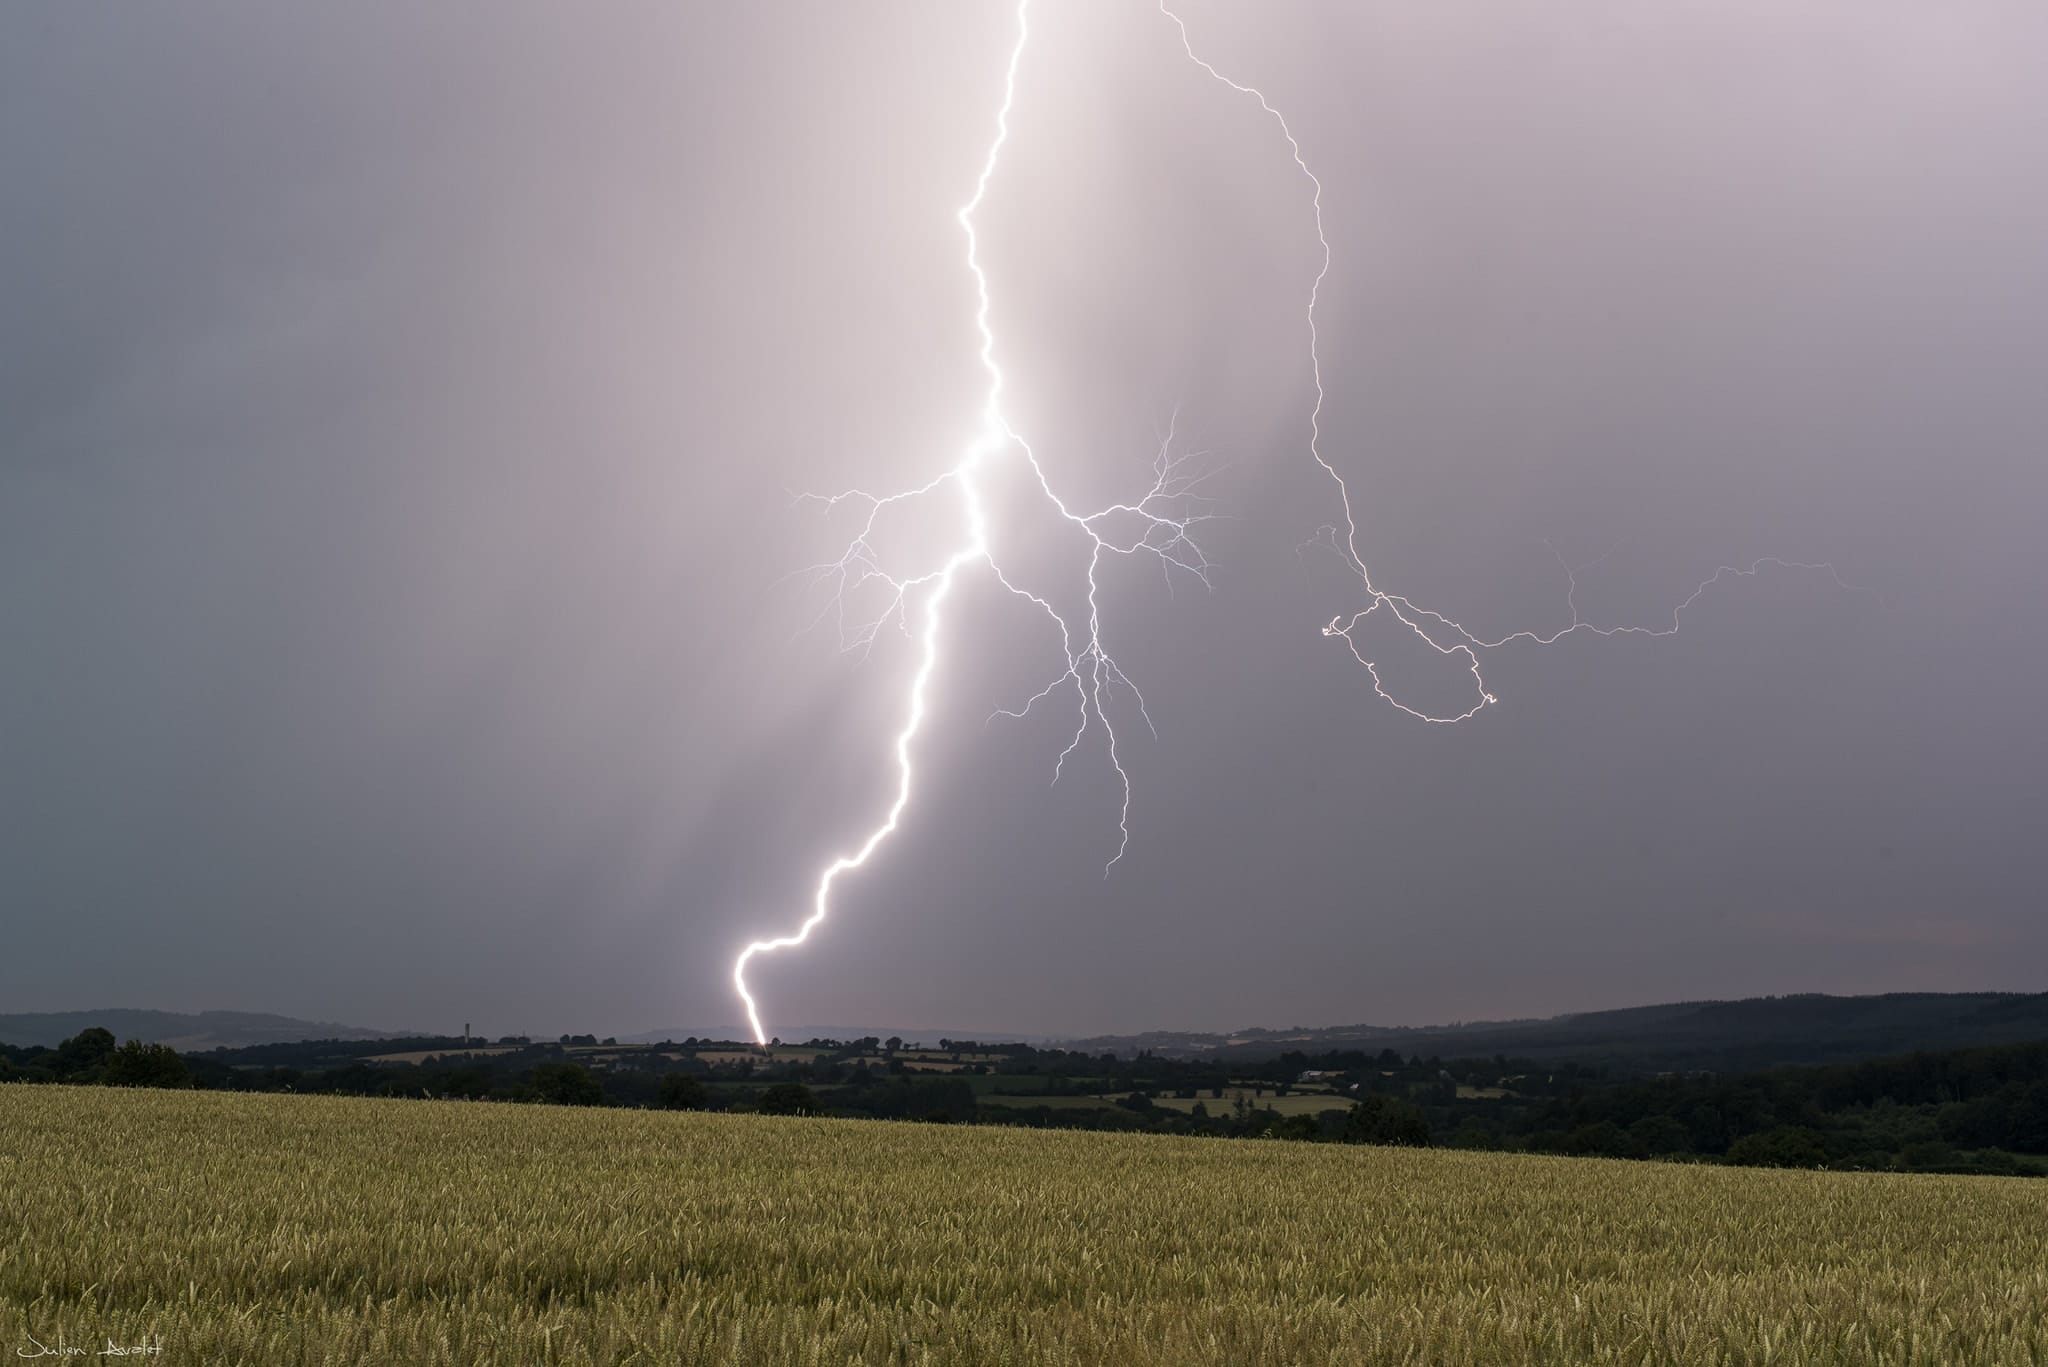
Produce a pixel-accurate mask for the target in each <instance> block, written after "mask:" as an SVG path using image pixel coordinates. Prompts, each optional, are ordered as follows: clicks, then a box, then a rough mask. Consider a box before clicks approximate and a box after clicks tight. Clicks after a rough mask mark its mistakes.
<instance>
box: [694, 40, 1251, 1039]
mask: <svg viewBox="0 0 2048 1367" xmlns="http://www.w3.org/2000/svg"><path fill="white" fill-rule="evenodd" d="M1029 8H1030V0H1018V5H1017V11H1016V14H1017V38H1016V42H1015V44H1014V45H1013V46H1012V47H1011V49H1010V59H1009V65H1008V67H1007V68H1006V69H1005V71H1004V74H1003V99H1002V104H1001V106H1000V107H999V108H998V109H997V111H996V132H995V138H994V140H993V141H992V142H990V144H989V148H988V153H987V156H986V157H985V158H984V159H983V161H982V165H981V174H980V175H979V176H978V177H977V178H976V180H975V183H974V194H973V196H972V197H971V198H969V199H968V201H967V202H966V203H965V204H963V205H961V206H960V209H959V211H958V213H957V217H958V219H959V222H960V227H961V230H962V231H963V232H964V233H965V235H966V238H967V270H968V273H969V274H970V275H972V276H973V278H974V289H975V298H976V307H975V314H974V325H975V330H976V332H977V334H978V335H979V336H980V339H981V346H980V358H981V367H982V370H983V371H984V372H985V373H986V374H987V376H988V389H987V393H986V397H985V398H984V400H983V403H982V410H981V422H980V427H979V430H978V431H977V432H976V434H975V436H974V438H973V440H972V441H970V442H969V443H968V446H967V448H966V450H965V451H963V452H962V454H961V456H960V459H959V460H958V462H957V463H955V464H954V465H953V466H952V467H951V468H950V469H948V470H945V471H944V472H942V473H941V474H939V475H937V476H936V477H934V478H933V479H931V480H930V481H928V482H927V483H925V484H923V485H920V486H918V487H916V488H912V489H906V490H903V491H900V492H897V493H892V494H879V495H878V494H873V493H870V492H868V491H866V490H862V489H853V490H848V491H847V492H844V493H840V494H834V495H831V496H829V497H825V498H823V499H821V500H820V501H822V502H823V503H825V504H826V505H827V506H828V507H831V506H836V505H838V504H840V503H852V504H853V505H855V506H856V507H860V506H864V507H865V508H866V511H867V516H866V518H865V520H864V522H863V524H862V527H861V529H860V531H859V533H858V534H857V535H856V536H855V537H854V539H853V541H852V543H851V544H850V545H849V546H848V548H847V550H846V552H845V554H843V555H842V556H841V557H840V558H839V559H838V560H836V561H834V562H832V563H830V564H827V565H819V566H814V567H813V570H812V572H813V574H814V575H816V576H817V577H818V578H820V579H823V580H826V581H829V582H831V583H833V585H834V587H835V592H834V594H833V602H834V604H836V605H837V610H838V612H839V625H840V636H841V642H842V644H846V645H849V646H854V647H858V648H860V649H866V648H867V647H868V646H869V645H871V644H872V643H873V642H874V640H875V637H876V636H877V635H878V634H879V633H880V632H881V631H882V630H883V629H884V628H885V627H886V626H888V625H889V624H890V623H891V622H894V623H896V624H898V625H902V626H904V627H905V628H906V629H907V627H908V622H909V618H910V616H911V614H912V613H913V612H915V613H916V614H917V617H918V620H919V627H918V663H917V671H916V673H915V674H913V675H912V676H911V680H910V693H909V706H908V708H907V710H906V714H905V716H904V721H903V727H902V729H901V730H899V731H898V732H897V733H896V742H895V757H896V795H895V798H894V800H892V801H891V802H890V804H889V810H888V811H887V813H886V814H884V816H883V818H882V821H881V823H880V824H879V825H877V826H876V827H875V828H874V829H873V830H872V831H870V832H869V833H868V835H867V838H866V839H865V840H863V841H862V842H861V843H860V845H859V846H857V847H856V848H855V849H854V850H853V852H852V853H850V854H842V855H840V856H839V857H838V858H836V859H834V860H833V861H832V862H831V863H829V864H827V865H826V866H825V868H824V871H823V872H822V873H821V874H820V875H819V877H818V882H817V886H816V888H815V890H814V892H813V895H812V898H811V914H810V915H809V916H808V917H806V918H805V920H804V922H803V924H802V925H800V926H798V927H797V928H796V930H795V931H794V932H792V933H790V934H788V935H783V936H778V937H776V938H773V939H767V940H756V941H754V942H753V943H752V944H750V945H748V946H747V947H746V948H745V949H744V950H742V951H740V956H739V959H738V960H737V961H736V962H735V963H734V964H733V970H732V977H733V986H734V987H735V988H736V989H738V991H739V995H740V1000H741V1001H743V1002H745V1003H746V1008H747V1024H748V1025H749V1026H750V1027H751V1028H752V1029H753V1032H754V1040H755V1042H756V1043H757V1044H764V1045H765V1044H766V1043H767V1042H768V1033H767V1031H766V1030H765V1029H764V1028H763V1027H762V1025H761V1013H760V1009H759V1007H758V1006H757V1004H756V1003H755V1001H754V996H753V993H751V992H750V991H748V990H747V965H748V964H749V963H750V962H752V960H753V958H754V956H755V955H757V954H766V953H771V952H773V951H775V950H778V949H789V948H792V947H794V946H796V945H800V944H802V943H804V941H805V940H807V939H809V938H810V934H811V932H812V931H813V930H815V929H816V928H817V927H818V926H819V925H820V924H822V923H823V922H824V920H825V917H826V916H827V915H828V914H829V912H830V911H831V904H832V889H833V887H834V886H835V885H836V884H837V882H838V881H839V878H840V875H842V874H845V873H848V872H850V871H851V870H854V869H857V868H860V867H861V866H862V865H863V864H865V863H867V861H868V859H869V857H870V856H872V855H873V854H874V852H875V851H876V850H877V849H879V848H880V847H881V845H882V843H883V842H884V841H886V840H887V839H888V838H889V837H890V836H891V835H893V834H895V832H896V830H897V827H898V826H899V824H900V823H901V821H902V818H903V812H904V809H905V808H907V807H908V806H909V805H910V798H911V791H912V788H913V784H914V781H915V777H916V770H915V767H914V765H913V763H912V759H911V744H912V742H913V741H915V740H916V738H917V735H918V732H919V730H920V729H921V728H922V727H923V725H924V719H925V715H926V711H927V704H928V699H929V697H930V693H931V683H932V677H933V675H934V674H936V673H937V671H938V667H939V647H940V639H941V627H942V625H943V621H944V619H943V616H942V613H941V609H943V608H944V606H945V604H946V600H947V598H948V597H949V596H950V595H951V593H952V591H953V586H954V584H955V582H957V580H958V578H959V576H960V575H961V573H962V572H963V571H966V570H970V569H974V568H980V567H986V568H987V569H988V571H989V572H990V574H991V575H992V576H993V578H994V579H995V581H996V582H997V583H998V584H1000V585H1001V586H1002V587H1003V588H1005V589H1006V590H1008V591H1009V592H1010V593H1012V594H1014V595H1016V596H1017V597H1019V598H1022V599H1024V600H1025V601H1027V602H1029V603H1030V604H1032V605H1033V606H1034V607H1035V608H1037V609H1038V610H1039V611H1041V612H1043V613H1045V614H1046V616H1047V617H1049V618H1050V619H1051V620H1052V622H1053V624H1054V625H1055V626H1057V627H1058V628H1059V633H1060V642H1061V653H1062V655H1063V656H1064V660H1065V667H1064V668H1063V669H1061V670H1059V671H1058V672H1056V673H1055V675H1054V677H1053V679H1052V681H1051V682H1050V683H1048V684H1046V686H1045V687H1044V688H1042V689H1040V690H1039V691H1038V692H1037V693H1035V694H1033V695H1032V696H1031V697H1030V698H1029V699H1027V700H1026V701H1025V702H1024V703H1023V705H1022V706H1020V707H1018V708H1016V709H1009V708H1004V709H1001V713H1002V715H1006V716H1012V717H1022V716H1024V715H1025V714H1027V713H1029V712H1030V711H1031V710H1032V709H1033V708H1034V707H1036V706H1037V705H1038V704H1039V703H1041V702H1044V701H1046V700H1048V699H1050V698H1051V697H1053V695H1055V694H1058V693H1062V692H1064V691H1067V690H1069V689H1071V691H1072V696H1073V700H1074V708H1075V723H1074V734H1073V736H1072V737H1071V738H1070V739H1069V740H1068V742H1067V744H1066V747H1065V748H1064V749H1063V750H1061V751H1060V754H1059V758H1058V760H1057V761H1056V762H1055V763H1054V766H1053V777H1054V780H1055V781H1057V780H1058V778H1059V776H1060V775H1061V774H1062V773H1063V772H1064V771H1065V766H1066V762H1067V760H1068V758H1069V757H1071V756H1072V755H1073V754H1074V752H1075V751H1076V750H1078V749H1080V747H1081V745H1082V744H1083V742H1084V741H1085V740H1086V739H1087V737H1088V733H1089V731H1090V729H1091V727H1092V728H1095V729H1099V730H1100V731H1101V732H1102V737H1103V740H1102V745H1103V749H1104V751H1105V753H1106V754H1107V756H1108V759H1109V764H1110V767H1111V768H1112V769H1114V770H1115V772H1116V777H1117V782H1118V784H1119V787H1120V791H1121V800H1120V803H1119V806H1118V812H1117V844H1116V850H1115V852H1114V853H1113V854H1111V855H1110V857H1109V860H1108V862H1107V863H1106V864H1105V865H1104V866H1103V872H1104V874H1105V876H1106V875H1107V873H1108V871H1109V869H1110V868H1112V867H1114V866H1115V864H1116V862H1117V860H1119V859H1121V858H1123V855H1124V851H1125V850H1126V849H1128V848H1129V846H1130V839H1131V824H1130V816H1131V779H1130V774H1129V772H1128V771H1127V770H1126V769H1125V768H1124V764H1123V758H1122V755H1121V753H1120V751H1119V749H1118V741H1117V731H1116V727H1115V725H1114V724H1113V722H1112V721H1111V717H1110V710H1109V706H1108V704H1109V702H1110V701H1111V699H1112V697H1113V696H1114V693H1115V691H1116V690H1117V689H1118V688H1119V687H1121V688H1122V689H1124V690H1126V691H1128V692H1129V693H1130V695H1131V699H1132V701H1133V702H1134V703H1135V705H1136V707H1137V710H1138V715H1139V716H1140V717H1141V718H1142V719H1143V720H1144V721H1145V724H1146V726H1147V728H1148V729H1149V728H1150V726H1151V718H1150V716H1149V714H1148V713H1147V712H1146V709H1145V699H1144V695H1143V694H1142V693H1140V692H1139V691H1138V687H1137V685H1136V684H1134V683H1132V682H1131V680H1130V678H1129V677H1128V676H1127V675H1125V673H1124V671H1123V669H1122V668H1121V667H1120V666H1118V664H1117V662H1116V659H1115V657H1113V656H1112V655H1111V654H1110V653H1109V651H1108V650H1107V648H1105V646H1104V644H1103V637H1102V604H1101V586H1100V582H1099V578H1098V572H1099V571H1100V569H1101V567H1102V564H1103V559H1104V557H1105V556H1110V555H1115V556H1126V557H1137V556H1147V555H1149V556H1151V557H1153V558H1154V559H1156V560H1157V561H1158V563H1159V565H1160V568H1161V570H1162V572H1163V573H1164V574H1166V575H1167V577H1168V582H1169V583H1171V579H1172V575H1173V572H1174V571H1175V570H1181V571H1184V572H1185V573H1187V574H1190V575H1192V576H1194V578H1195V579H1197V580H1198V581H1200V582H1201V583H1202V584H1203V585H1205V586H1206V585H1207V584H1208V582H1209V562H1208V560H1207V558H1206V557H1205V556H1204V555H1203V554H1202V549H1201V546H1200V545H1199V544H1198V543H1197V542H1196V540H1195V538H1194V534H1193V533H1194V530H1195V528H1196V526H1197V525H1198V524H1200V523H1201V522H1203V521H1205V520H1207V519H1208V518H1209V517H1211V516H1213V514H1212V513H1210V512H1208V511H1206V509H1207V507H1208V504H1207V501H1206V500H1205V499H1203V498H1202V496H1201V494H1200V492H1199V489H1200V486H1201V484H1202V481H1203V479H1204V478H1205V474H1204V471H1203V470H1202V469H1201V467H1200V466H1199V465H1198V464H1196V462H1197V461H1198V459H1199V453H1196V454H1193V455H1175V454H1174V453H1173V441H1174V433H1173V431H1172V430H1171V429H1169V431H1168V433H1167V436H1166V438H1165V440H1164V441H1163V442H1162V443H1161V445H1160V449H1159V453H1158V456H1157V458H1156V459H1155V460H1154V462H1153V467H1152V475H1153V478H1152V484H1151V487H1150V488H1148V489H1147V490H1146V491H1145V492H1144V493H1143V495H1141V496H1140V497H1139V498H1138V499H1136V500H1135V501H1133V502H1125V503H1113V504H1110V505H1109V506H1107V507H1104V508H1100V509H1097V510H1096V511H1094V512H1092V513H1079V512H1076V511H1074V510H1073V509H1072V508H1071V507H1069V506H1068V504H1067V503H1066V502H1065V500H1063V499H1062V498H1060V496H1059V495H1058V494H1057V493H1056V492H1054V490H1053V486H1052V482H1051V480H1050V479H1049V478H1048V477H1047V475H1046V472H1045V469H1044V467H1043V466H1042V465H1040V464H1039V461H1038V457H1037V455H1036V454H1035V453H1034V452H1033V451H1032V449H1031V445H1030V443H1029V442H1027V441H1026V440H1025V439H1024V438H1023V436H1022V435H1020V434H1019V433H1018V431H1017V429H1016V428H1015V427H1014V426H1012V425H1011V423H1010V420H1009V418H1008V417H1007V416H1006V415H1005V414H1004V412H1003V406H1002V405H1003V389H1004V379H1003V370H1002V367H1001V365H999V364H998V363H997V361H996V338H995V331H994V329H993V328H992V327H991V325H990V323H989V309H990V300H989V285H988V275H987V273H986V272H985V271H984V270H983V269H982V264H981V237H980V234H979V232H978V231H977V230H976V227H975V213H976V211H977V210H979V209H980V208H981V204H982V200H983V199H984V198H986V197H987V195H988V186H989V181H990V179H991V178H993V177H994V175H995V172H996V166H997V163H998V162H999V161H1000V160H1001V158H1002V152H1003V147H1004V145H1005V144H1006V143H1007V142H1008V141H1009V137H1010V110H1011V108H1012V106H1013V105H1014V104H1015V102H1016V96H1017V68H1018V65H1019V64H1020V63H1021V62H1022V61H1023V58H1024V48H1025V45H1026V44H1027V43H1028V42H1029V41H1030V36H1031V29H1030V22H1029ZM1015 458H1021V459H1022V460H1023V462H1024V464H1025V466H1026V467H1027V468H1028V469H1029V471H1030V473H1031V475H1032V478H1033V481H1034V482H1035V483H1036V485H1037V487H1038V489H1039V491H1040V492H1041V493H1042V494H1043V495H1044V497H1045V499H1046V500H1047V502H1048V503H1049V504H1050V505H1051V507H1052V508H1053V510H1054V511H1055V512H1057V513H1058V515H1059V516H1060V517H1062V518H1064V519H1065V520H1066V521H1067V522H1069V523H1071V524H1072V525H1073V526H1075V527H1077V528H1079V529H1080V530H1081V531H1082V532H1083V533H1085V534H1086V536H1087V538H1088V543H1087V546H1088V561H1087V584H1088V593H1087V609H1088V611H1087V618H1086V622H1085V624H1080V625H1077V624H1074V623H1070V622H1068V620H1067V619H1066V618H1065V617H1064V616H1062V615H1061V613H1060V612H1059V610H1058V609H1057V608H1055V607H1054V606H1053V605H1052V603H1051V601H1050V600H1049V599H1047V598H1046V597H1044V596H1043V595H1041V594H1037V593H1034V592H1032V591H1031V590H1030V589H1029V588H1026V587H1024V586H1023V585H1021V584H1019V583H1018V582H1016V580H1014V579H1013V578H1012V577H1011V576H1010V575H1009V574H1008V573H1007V572H1005V571H1004V569H1003V568H1002V566H1000V565H998V564H997V563H996V561H995V559H994V557H993V556H992V554H991V553H990V549H989V543H988V514H987V509H986V507H985V506H984V504H983V501H982V487H981V479H982V477H983V476H984V475H985V474H986V473H987V471H988V469H989V467H990V465H991V464H992V463H993V462H996V461H998V460H1003V459H1015ZM942 490H952V491H955V492H957V494H958V496H959V499H960V511H959V516H960V519H961V526H962V531H963V534H964V535H963V539H962V540H961V541H960V542H959V544H958V545H956V546H955V548H954V549H953V550H952V551H951V553H949V554H948V555H946V556H945V558H944V559H943V560H942V561H941V563H940V564H939V565H938V566H937V567H936V568H933V569H929V570H927V571H925V572H924V573H922V574H917V575H911V576H898V575H895V574H892V573H890V572H889V571H888V570H887V569H885V568H884V567H883V565H882V562H881V559H880V557H879V556H878V555H877V554H876V552H875V549H874V535H875V525H876V520H877V518H879V517H880V515H881V513H882V511H883V509H885V508H888V507H890V506H892V505H895V504H899V503H905V502H908V501H912V500H916V499H921V498H925V497H928V496H933V495H936V494H938V493H940V492H941V491H942ZM1118 530H1121V532H1122V535H1117V534H1116V533H1117V531H1118ZM872 583H880V584H881V585H882V586H883V587H884V590H885V593H884V596H885V599H886V606H885V607H884V608H883V610H882V611H881V612H880V613H879V614H878V615H876V616H875V617H874V618H873V619H871V620H868V621H866V622H861V623H858V624H856V625H849V623H848V621H847V618H846V616H845V603H846V595H847V594H848V593H849V592H851V591H852V590H854V589H857V588H861V587H864V586H866V585H869V584H872ZM828 610H830V609H828Z"/></svg>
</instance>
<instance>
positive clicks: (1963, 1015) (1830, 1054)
mask: <svg viewBox="0 0 2048 1367" xmlns="http://www.w3.org/2000/svg"><path fill="white" fill-rule="evenodd" d="M2040 1039H2048V992H2037V993H2018V992H1892V993H1886V994H1883V995H1881V996H1868V997H1831V996H1826V995H1823V994H1820V993H1811V994H1802V995H1798V996H1787V997H1751V998H1748V999H1746V1000H1742V1001H1697V1002H1672V1003H1668V1004H1666V1005H1661V1006H1637V1007H1628V1008H1624V1009H1622V1010H1618V1011H1586V1012H1579V1013H1576V1014H1573V1015H1569V1016H1554V1017H1551V1018H1550V1019H1548V1020H1514V1021H1478V1022H1471V1023H1461V1024H1453V1025H1434V1026H1372V1025H1340V1026H1328V1027H1322V1028H1317V1029H1301V1028H1295V1029H1287V1030H1263V1029H1250V1030H1241V1031H1238V1032H1236V1033H1234V1034H1230V1035H1216V1034H1200V1033H1179V1032H1167V1031H1156V1032H1153V1033H1150V1034H1143V1035H1112V1036H1100V1037H1097V1038H1093V1039H1086V1040H1073V1041H1069V1042H1068V1043H1067V1047H1068V1048H1070V1049H1076V1050H1082V1051H1085V1052H1091V1053H1115V1054H1119V1055H1129V1054H1133V1053H1137V1052H1139V1051H1144V1050H1149V1051H1150V1052H1152V1053H1153V1054H1156V1055H1159V1056H1161V1057H1166V1058H1197V1057H1200V1058H1216V1059H1224V1060H1231V1061H1243V1062H1250V1061H1253V1060H1258V1059H1270V1058H1278V1057H1279V1056H1281V1055H1283V1054H1287V1053H1294V1052H1300V1053H1311V1054H1313V1053H1327V1052H1330V1051H1332V1050H1344V1049H1355V1050H1361V1051H1364V1052H1366V1053H1378V1052H1380V1051H1381V1050H1384V1049H1392V1050H1393V1051H1395V1052H1396V1053H1398V1054H1401V1055H1404V1056H1410V1055H1421V1056H1423V1057H1437V1058H1491V1057H1493V1056H1495V1055H1505V1056H1507V1057H1510V1058H1521V1059H1566V1058H1569V1059H1572V1060H1574V1061H1575V1062H1579V1063H1584V1064H1587V1065H1589V1066H1595V1067H1604V1068H1611V1069H1614V1070H1616V1071H1619V1072H1626V1073H1666V1072H1750V1071H1757V1070H1761V1069H1766V1068H1778V1067H1784V1066H1788V1065H1794V1064H1824V1063H1850V1062H1855V1061H1857V1060H1861V1059H1870V1058H1880V1057H1884V1056H1886V1055H1891V1054H1903V1053H1911V1052H1914V1051H1917V1050H1944V1049H1973V1048H1981V1047H1984V1046H1987V1045H1995V1044H2017V1043H2023V1042H2026V1041H2030V1040H2040Z"/></svg>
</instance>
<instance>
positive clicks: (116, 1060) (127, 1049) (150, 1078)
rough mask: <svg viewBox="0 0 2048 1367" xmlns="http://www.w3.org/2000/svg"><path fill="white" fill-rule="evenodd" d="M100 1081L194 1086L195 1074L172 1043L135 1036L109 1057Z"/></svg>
mask: <svg viewBox="0 0 2048 1367" xmlns="http://www.w3.org/2000/svg"><path fill="white" fill-rule="evenodd" d="M100 1081H102V1082H104V1083H106V1084H107V1085H108V1086H110V1087H190V1086H191V1085H192V1074H191V1071H190V1070H189V1069H187V1068H186V1067H185V1060H183V1059H181V1058H179V1057H178V1051H177V1050H175V1049H173V1048H171V1046H170V1045H168V1044H145V1043H144V1042H143V1041H141V1040H139V1039H132V1040H129V1041H128V1042H127V1043H126V1044H124V1045H122V1046H121V1047H120V1048H119V1049H116V1050H115V1051H114V1052H113V1053H112V1054H110V1055H109V1056H108V1057H107V1062H106V1065H105V1067H104V1068H103V1069H102V1070H101V1073H100Z"/></svg>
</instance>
